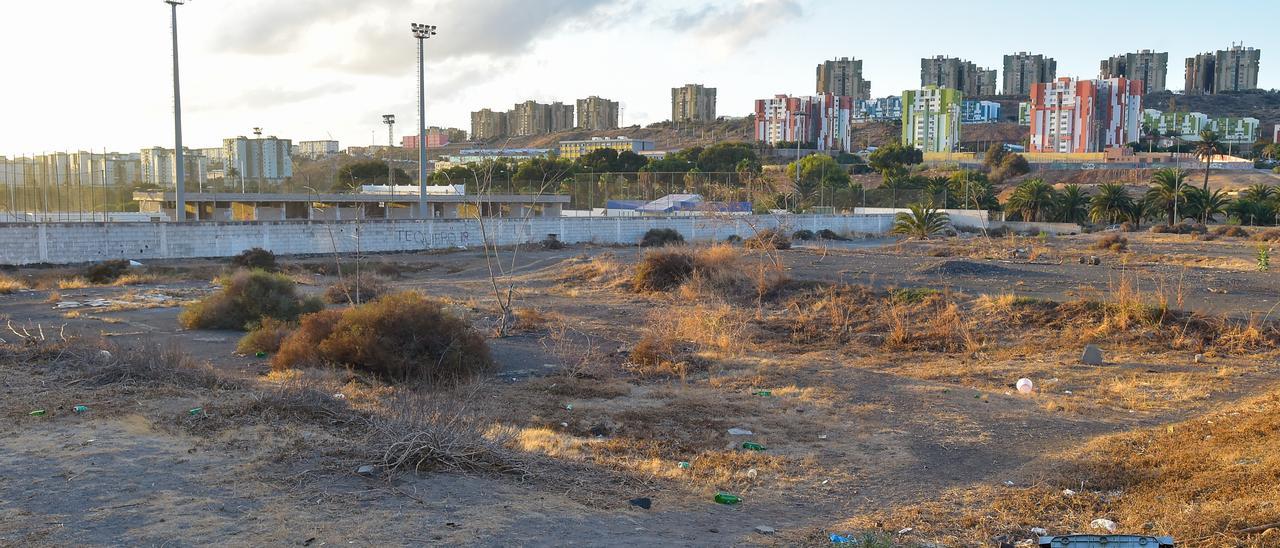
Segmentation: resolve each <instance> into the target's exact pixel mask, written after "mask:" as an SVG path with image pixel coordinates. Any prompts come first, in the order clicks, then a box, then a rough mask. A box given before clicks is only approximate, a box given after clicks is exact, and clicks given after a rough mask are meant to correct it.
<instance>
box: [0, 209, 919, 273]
mask: <svg viewBox="0 0 1280 548" xmlns="http://www.w3.org/2000/svg"><path fill="white" fill-rule="evenodd" d="M779 225H781V226H782V227H783V228H784V229H785V230H787V231H794V230H800V229H802V228H804V229H809V230H813V231H818V230H821V229H824V228H826V229H829V230H832V231H835V232H838V233H842V234H843V233H857V234H884V233H886V232H888V231H889V229H890V228H891V227H892V225H893V217H892V216H889V215H787V216H772V215H759V216H750V217H737V218H726V219H721V218H687V217H686V218H667V217H643V218H572V217H558V218H557V217H534V218H530V219H511V218H507V219H486V220H485V221H484V223H483V227H482V225H481V223H480V221H477V220H475V219H432V220H371V221H364V222H362V223H359V224H357V223H355V222H351V221H341V222H322V221H257V222H204V223H182V224H179V223H44V224H0V264H7V265H22V264H35V263H51V264H70V263H85V262H95V261H103V260H107V259H134V260H137V261H146V260H148V259H150V260H155V259H182V258H199V257H229V256H232V255H236V254H238V253H240V252H241V251H244V250H245V249H249V248H252V247H261V248H264V249H269V250H271V251H273V252H275V253H278V254H282V255H296V254H321V253H333V252H334V251H335V250H336V251H337V252H339V253H347V252H353V251H355V250H356V246H357V242H358V245H359V246H360V249H362V250H363V251H366V252H379V251H420V250H429V249H446V248H453V247H459V246H461V247H471V246H477V245H481V243H482V242H483V241H484V237H483V233H484V231H487V232H488V233H489V234H490V237H491V239H493V240H495V241H496V242H497V244H498V245H504V246H505V245H515V244H526V243H535V242H539V241H541V240H542V239H544V238H546V237H547V235H548V234H556V235H558V236H559V238H560V240H561V241H563V242H565V243H581V242H594V243H599V244H615V243H622V244H634V243H636V242H638V241H640V238H641V236H643V235H644V233H645V232H646V231H648V230H649V229H651V228H673V229H675V230H678V231H679V232H680V233H681V235H683V236H684V237H685V239H686V240H691V241H699V240H701V241H710V240H723V239H725V238H726V237H728V236H729V235H733V234H736V235H738V236H741V237H744V238H745V237H750V236H751V235H752V234H754V231H753V230H752V226H755V227H756V229H764V228H773V227H776V226H779Z"/></svg>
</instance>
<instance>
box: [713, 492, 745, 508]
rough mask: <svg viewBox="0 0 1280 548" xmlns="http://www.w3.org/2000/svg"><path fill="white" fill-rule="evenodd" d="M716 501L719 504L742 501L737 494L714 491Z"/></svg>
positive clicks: (731, 503)
mask: <svg viewBox="0 0 1280 548" xmlns="http://www.w3.org/2000/svg"><path fill="white" fill-rule="evenodd" d="M716 502H718V503H720V504H728V505H734V504H738V503H739V502H742V499H741V498H739V497H738V495H730V494H729V493H716Z"/></svg>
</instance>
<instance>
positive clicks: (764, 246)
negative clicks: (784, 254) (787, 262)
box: [742, 228, 791, 251]
mask: <svg viewBox="0 0 1280 548" xmlns="http://www.w3.org/2000/svg"><path fill="white" fill-rule="evenodd" d="M742 243H743V245H745V246H746V247H747V249H757V250H765V251H768V250H774V249H791V237H789V236H787V234H786V233H785V232H783V231H781V230H778V229H773V228H768V229H765V230H761V231H759V232H757V233H755V235H753V236H751V237H750V238H747V239H746V240H743V242H742Z"/></svg>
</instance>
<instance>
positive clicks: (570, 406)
mask: <svg viewBox="0 0 1280 548" xmlns="http://www.w3.org/2000/svg"><path fill="white" fill-rule="evenodd" d="M564 410H565V411H573V404H572V403H566V404H564Z"/></svg>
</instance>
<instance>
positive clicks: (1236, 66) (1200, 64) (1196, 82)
mask: <svg viewBox="0 0 1280 548" xmlns="http://www.w3.org/2000/svg"><path fill="white" fill-rule="evenodd" d="M1261 61H1262V50H1259V49H1255V48H1248V47H1244V46H1241V45H1232V46H1231V48H1230V49H1225V50H1218V51H1216V52H1209V53H1201V54H1198V55H1196V56H1195V57H1188V58H1187V62H1186V75H1185V85H1184V86H1183V90H1184V91H1185V92H1186V93H1197V94H1214V93H1224V92H1232V91H1246V90H1251V89H1258V69H1259V66H1260V64H1261Z"/></svg>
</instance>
